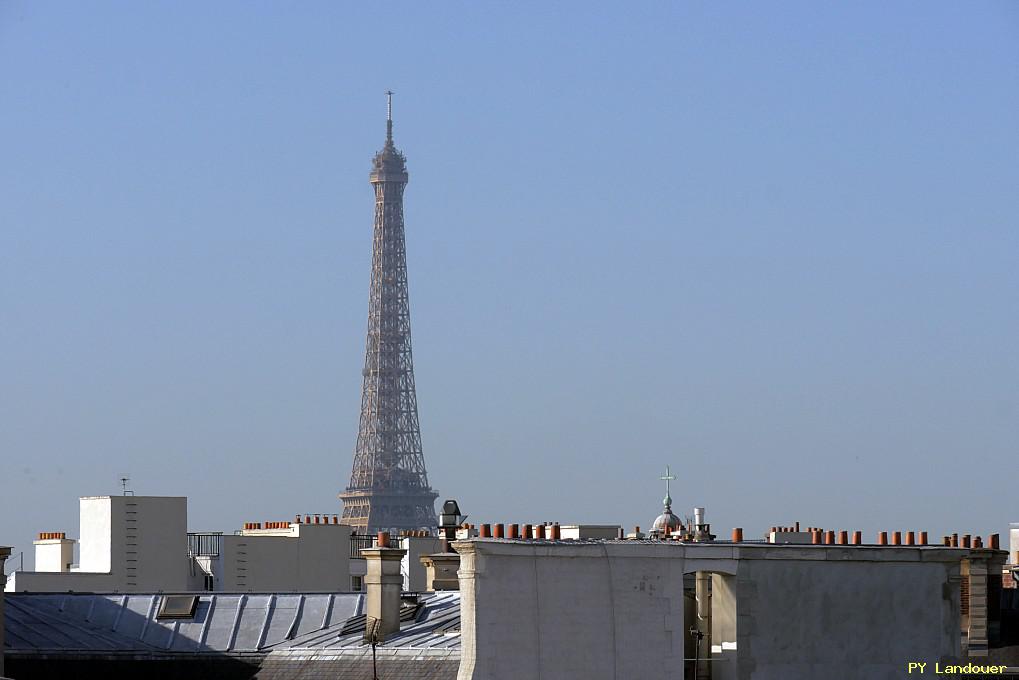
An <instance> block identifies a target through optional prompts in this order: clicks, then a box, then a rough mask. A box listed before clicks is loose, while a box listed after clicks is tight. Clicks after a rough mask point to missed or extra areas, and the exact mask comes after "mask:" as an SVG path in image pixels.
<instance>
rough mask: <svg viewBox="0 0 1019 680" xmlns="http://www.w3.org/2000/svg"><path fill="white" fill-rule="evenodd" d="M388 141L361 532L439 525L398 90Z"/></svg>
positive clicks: (375, 164) (348, 498)
mask: <svg viewBox="0 0 1019 680" xmlns="http://www.w3.org/2000/svg"><path fill="white" fill-rule="evenodd" d="M386 99H387V115H386V143H385V146H383V148H382V150H381V151H379V152H378V153H377V154H376V155H375V158H374V160H373V161H372V171H371V175H370V180H371V184H372V187H374V189H375V226H374V238H373V241H372V273H371V287H370V290H369V295H368V339H367V341H366V343H365V357H364V370H363V371H362V375H363V383H362V388H361V417H360V425H359V427H358V432H357V445H356V446H355V448H354V465H353V469H352V470H351V473H350V484H349V485H348V486H347V488H346V490H345V491H344V492H343V493H341V494H340V498H341V499H342V500H343V519H342V523H343V524H347V525H350V526H353V527H355V529H356V530H357V531H358V532H361V533H374V532H377V531H394V532H396V531H400V530H405V529H434V528H435V526H436V524H437V519H436V516H435V499H436V498H437V497H438V493H436V492H435V491H434V490H433V489H432V488H431V487H430V486H429V485H428V474H427V472H425V457H424V454H423V453H422V451H421V427H420V425H419V423H418V407H417V392H416V390H415V387H414V359H413V356H412V352H411V341H410V299H409V296H408V292H407V251H406V244H405V237H404V225H403V190H404V187H406V186H407V177H408V176H407V159H406V158H405V157H404V155H403V154H402V153H400V152H399V151H398V150H397V149H396V146H395V145H394V144H393V93H392V91H387V92H386Z"/></svg>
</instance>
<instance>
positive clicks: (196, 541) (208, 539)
mask: <svg viewBox="0 0 1019 680" xmlns="http://www.w3.org/2000/svg"><path fill="white" fill-rule="evenodd" d="M222 547H223V532H221V531H217V532H214V533H208V534H191V533H189V534H188V555H190V556H191V557H219V552H220V550H221V549H222Z"/></svg>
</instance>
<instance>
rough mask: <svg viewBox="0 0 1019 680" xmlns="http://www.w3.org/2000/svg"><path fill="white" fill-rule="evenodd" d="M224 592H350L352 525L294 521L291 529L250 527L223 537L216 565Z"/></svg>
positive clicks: (220, 587)
mask: <svg viewBox="0 0 1019 680" xmlns="http://www.w3.org/2000/svg"><path fill="white" fill-rule="evenodd" d="M214 571H215V575H216V583H217V590H222V591H225V592H299V591H305V592H346V591H349V590H350V527H349V526H346V525H342V524H292V525H291V529H290V530H289V531H285V532H280V531H268V530H251V531H243V532H241V533H240V534H239V535H233V536H223V548H222V553H221V556H220V560H219V562H218V564H215V565H214Z"/></svg>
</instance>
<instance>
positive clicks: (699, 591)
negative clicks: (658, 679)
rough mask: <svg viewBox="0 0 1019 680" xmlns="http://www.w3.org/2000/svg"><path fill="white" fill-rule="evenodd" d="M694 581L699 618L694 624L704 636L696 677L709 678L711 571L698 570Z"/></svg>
mask: <svg viewBox="0 0 1019 680" xmlns="http://www.w3.org/2000/svg"><path fill="white" fill-rule="evenodd" d="M694 583H695V588H696V590H695V593H696V596H697V620H696V622H695V624H694V625H695V626H696V628H697V630H698V631H700V633H701V635H702V636H703V637H701V640H700V651H699V652H698V662H697V668H696V670H695V672H694V678H695V679H696V680H709V679H710V678H711V573H710V572H707V571H698V572H697V575H696V580H695V582H694Z"/></svg>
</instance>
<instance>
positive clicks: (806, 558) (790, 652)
mask: <svg viewBox="0 0 1019 680" xmlns="http://www.w3.org/2000/svg"><path fill="white" fill-rule="evenodd" d="M454 546H455V549H456V550H457V552H458V553H460V555H461V566H460V591H461V607H462V610H461V616H462V619H461V629H462V635H463V638H462V645H463V646H462V650H463V655H462V659H461V666H460V674H459V676H458V678H459V680H502V679H506V680H509V679H512V680H527V679H529V678H535V679H537V678H581V677H582V678H585V680H618V679H619V678H656V679H661V678H666V679H673V680H679V679H681V678H684V677H688V678H689V677H692V669H691V668H690V667H691V664H690V663H689V662H688V663H684V661H683V659H684V645H685V643H686V637H687V635H688V629H689V628H690V627H691V625H693V624H694V623H695V622H694V621H690V620H686V619H687V618H689V614H687V615H686V616H685V615H684V607H683V580H684V579H683V576H684V574H691V573H696V572H708V573H710V574H711V575H712V578H711V580H712V590H713V595H712V602H711V605H710V608H711V621H710V636H709V638H708V639H706V640H705V641H704V645H705V648H704V651H703V654H710V656H711V666H712V669H713V671H712V678H713V680H730V679H731V680H736V679H743V678H752V679H753V680H788V679H789V678H840V679H842V680H857V679H858V680H864V679H866V680H874V679H878V680H880V679H884V678H888V679H891V678H901V677H902V676H903V673H904V672H905V670H904V669H905V663H907V662H908V661H910V660H921V661H923V660H929V661H930V662H931V664H932V666H933V662H936V661H939V662H942V664H944V662H946V661H952V660H958V659H959V658H960V655H961V634H960V627H961V619H960V606H959V601H960V564H961V562H962V560H963V559H965V558H966V557H967V556H968V555H969V551H967V550H964V549H946V548H941V547H905V546H902V547H899V546H895V547H891V546H889V547H878V546H826V545H818V546H814V545H809V546H803V545H768V544H757V545H754V544H725V543H715V544H681V543H673V542H666V543H656V542H642V541H607V542H575V541H570V542H549V541H511V540H496V539H478V540H472V541H459V542H456V543H455V544H454ZM710 638H714V639H710ZM685 668H686V669H687V671H686V672H687V674H686V676H684V672H685V671H684V669H685Z"/></svg>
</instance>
